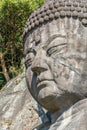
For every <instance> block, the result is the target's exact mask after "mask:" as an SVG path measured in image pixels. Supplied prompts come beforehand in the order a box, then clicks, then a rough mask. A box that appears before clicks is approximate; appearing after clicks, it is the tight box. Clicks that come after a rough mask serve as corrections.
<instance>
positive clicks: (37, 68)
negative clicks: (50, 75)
mask: <svg viewBox="0 0 87 130" xmlns="http://www.w3.org/2000/svg"><path fill="white" fill-rule="evenodd" d="M31 70H32V71H33V72H34V73H37V74H38V73H41V72H43V71H46V70H47V69H46V68H44V67H32V68H31Z"/></svg>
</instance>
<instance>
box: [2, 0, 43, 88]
mask: <svg viewBox="0 0 87 130" xmlns="http://www.w3.org/2000/svg"><path fill="white" fill-rule="evenodd" d="M43 2H44V0H0V29H1V30H0V52H2V53H4V59H5V64H6V68H7V71H8V74H9V76H10V78H13V77H14V76H16V75H17V74H18V73H17V72H19V69H20V65H21V64H20V63H21V59H22V57H23V45H22V33H23V29H24V25H25V22H26V20H27V18H28V17H29V15H30V14H31V13H32V12H33V11H34V10H36V9H37V8H39V7H40V6H41V5H42V4H43ZM2 79H3V80H4V82H5V79H4V78H1V79H0V86H1V85H2V84H3V80H2Z"/></svg>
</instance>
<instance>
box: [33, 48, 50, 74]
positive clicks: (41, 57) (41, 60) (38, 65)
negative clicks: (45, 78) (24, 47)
mask: <svg viewBox="0 0 87 130" xmlns="http://www.w3.org/2000/svg"><path fill="white" fill-rule="evenodd" d="M46 60H47V57H46V53H45V51H44V50H39V51H38V52H37V54H36V56H35V58H34V60H33V62H32V66H31V70H32V71H33V72H35V73H36V74H40V73H41V72H43V71H46V70H47V68H48V67H47V64H46Z"/></svg>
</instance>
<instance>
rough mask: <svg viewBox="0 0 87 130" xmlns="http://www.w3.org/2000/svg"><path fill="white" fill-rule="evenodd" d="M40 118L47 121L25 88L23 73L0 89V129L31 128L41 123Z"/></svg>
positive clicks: (20, 129)
mask: <svg viewBox="0 0 87 130" xmlns="http://www.w3.org/2000/svg"><path fill="white" fill-rule="evenodd" d="M38 114H39V115H38ZM41 118H43V120H44V121H47V117H46V116H45V113H44V111H42V108H41V107H40V106H39V107H38V104H37V103H36V102H35V100H34V99H33V98H32V97H31V95H30V93H29V91H28V89H27V84H26V80H25V73H22V74H20V75H19V76H17V77H16V78H15V79H12V80H11V81H9V82H8V83H7V84H6V85H5V87H4V88H3V89H2V90H1V91H0V130H9V129H10V130H32V129H33V127H34V126H36V125H37V124H41V123H42V120H41Z"/></svg>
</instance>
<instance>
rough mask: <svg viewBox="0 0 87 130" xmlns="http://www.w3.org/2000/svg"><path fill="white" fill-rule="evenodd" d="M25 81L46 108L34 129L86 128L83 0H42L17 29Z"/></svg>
mask: <svg viewBox="0 0 87 130" xmlns="http://www.w3.org/2000/svg"><path fill="white" fill-rule="evenodd" d="M23 42H24V57H25V66H26V81H27V85H28V89H29V91H30V93H31V94H32V96H33V97H34V99H35V100H36V101H37V102H38V103H39V104H40V105H41V106H42V107H44V108H45V109H46V110H48V111H49V112H51V124H50V125H49V127H48V128H47V129H45V128H41V129H40V130H87V0H48V1H46V3H45V4H44V5H43V6H42V7H41V8H39V9H38V10H37V11H35V12H34V13H33V14H32V15H31V16H30V17H29V19H28V20H27V22H26V26H25V31H24V33H23Z"/></svg>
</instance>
